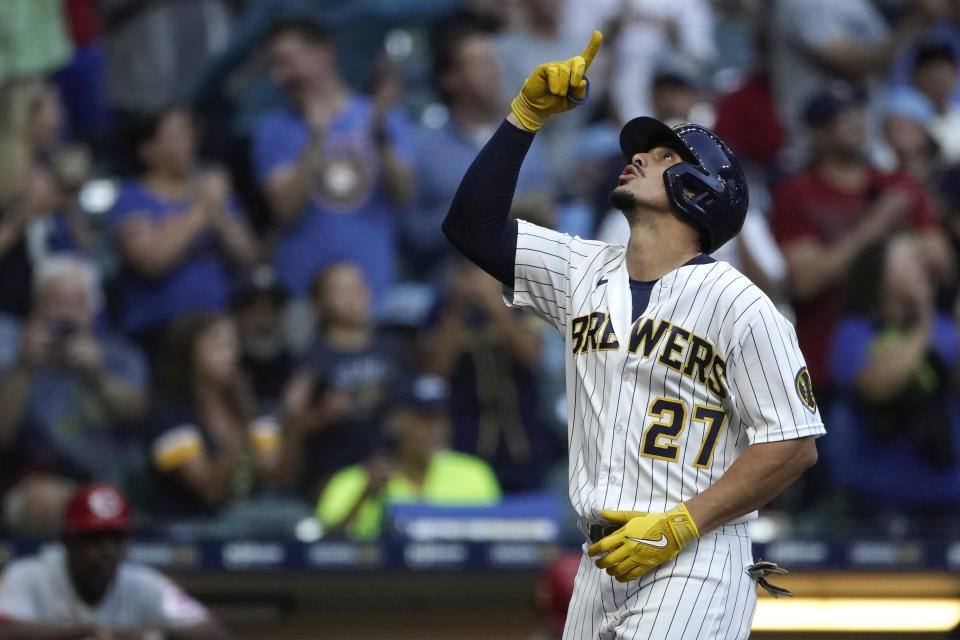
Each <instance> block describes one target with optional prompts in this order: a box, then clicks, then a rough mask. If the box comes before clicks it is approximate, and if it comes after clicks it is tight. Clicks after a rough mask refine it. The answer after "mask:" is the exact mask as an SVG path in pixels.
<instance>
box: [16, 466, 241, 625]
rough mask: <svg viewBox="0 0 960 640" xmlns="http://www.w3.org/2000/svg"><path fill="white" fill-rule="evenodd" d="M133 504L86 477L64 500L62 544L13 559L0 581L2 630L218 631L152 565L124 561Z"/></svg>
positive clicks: (193, 602) (207, 616) (202, 611)
mask: <svg viewBox="0 0 960 640" xmlns="http://www.w3.org/2000/svg"><path fill="white" fill-rule="evenodd" d="M129 529H130V506H129V504H128V503H127V500H126V498H125V497H124V496H123V494H121V493H120V492H119V491H118V490H117V489H115V488H114V487H111V486H110V485H106V484H99V483H98V484H89V485H85V486H83V487H80V488H79V489H77V491H76V492H74V494H73V496H72V497H71V498H70V501H69V502H68V503H67V508H66V513H65V515H64V531H63V536H62V538H61V544H60V545H57V546H56V547H54V548H53V549H49V550H47V551H45V552H42V553H41V554H39V555H37V556H30V557H26V558H20V559H17V560H14V561H13V562H11V563H10V564H9V565H8V566H7V568H6V569H5V570H4V572H3V581H2V584H0V638H23V639H26V640H74V639H76V640H87V639H89V638H93V639H96V640H159V639H165V640H172V639H194V638H223V637H225V634H224V633H223V631H222V630H221V629H220V628H219V626H218V625H217V624H216V622H215V621H214V620H213V618H212V616H211V615H210V613H209V612H208V611H207V609H206V608H205V607H204V606H203V605H201V604H200V603H199V602H197V601H196V600H194V599H193V598H191V597H190V596H188V595H187V594H185V593H184V592H183V591H181V590H180V588H179V587H177V586H176V585H175V584H173V582H171V581H170V580H169V579H167V578H166V577H164V576H163V575H161V574H160V573H157V572H156V571H154V570H153V569H151V568H149V567H146V566H142V565H138V564H134V563H130V562H126V561H125V560H124V552H125V547H126V539H127V532H128V531H129Z"/></svg>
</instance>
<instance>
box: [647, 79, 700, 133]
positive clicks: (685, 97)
mask: <svg viewBox="0 0 960 640" xmlns="http://www.w3.org/2000/svg"><path fill="white" fill-rule="evenodd" d="M650 104H651V105H652V106H653V112H652V113H653V115H654V117H655V118H657V119H658V120H660V121H661V122H666V123H667V124H669V125H670V126H671V127H672V126H675V125H678V124H684V123H687V122H695V123H697V124H701V125H703V126H711V127H712V126H713V120H714V113H713V107H712V105H709V104H708V103H707V102H706V100H705V99H704V97H703V95H702V92H701V90H700V87H699V86H698V84H697V80H696V78H695V77H694V76H693V75H692V73H691V72H690V71H688V70H686V69H679V68H672V67H670V66H665V67H663V68H662V69H659V70H657V72H656V73H655V74H654V75H653V80H652V81H651V83H650Z"/></svg>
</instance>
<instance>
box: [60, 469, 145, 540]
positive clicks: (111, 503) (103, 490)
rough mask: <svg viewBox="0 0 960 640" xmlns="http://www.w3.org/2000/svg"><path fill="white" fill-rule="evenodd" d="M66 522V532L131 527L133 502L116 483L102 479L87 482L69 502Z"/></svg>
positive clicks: (120, 529) (86, 531)
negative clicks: (103, 481)
mask: <svg viewBox="0 0 960 640" xmlns="http://www.w3.org/2000/svg"><path fill="white" fill-rule="evenodd" d="M63 524H64V533H89V532H94V531H127V530H128V529H129V528H130V504H129V503H128V502H127V499H126V498H125V497H123V494H122V493H120V490H119V489H117V488H116V487H112V486H110V485H108V484H103V483H99V482H97V483H93V484H87V485H83V486H82V487H80V488H79V489H77V490H76V491H75V492H74V493H73V495H72V496H71V497H70V500H69V502H67V511H66V514H65V517H64V523H63Z"/></svg>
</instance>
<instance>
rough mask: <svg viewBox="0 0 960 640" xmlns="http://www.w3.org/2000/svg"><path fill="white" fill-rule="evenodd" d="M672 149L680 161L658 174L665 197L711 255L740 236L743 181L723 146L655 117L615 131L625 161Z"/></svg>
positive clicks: (708, 134) (692, 127) (694, 129)
mask: <svg viewBox="0 0 960 640" xmlns="http://www.w3.org/2000/svg"><path fill="white" fill-rule="evenodd" d="M661 145H664V146H668V147H670V148H673V149H676V150H677V151H678V152H679V153H680V155H681V157H682V158H683V160H684V161H683V162H678V163H677V164H675V165H673V166H672V167H670V168H669V169H667V170H666V171H664V172H663V182H664V184H665V185H666V187H667V196H668V197H669V198H670V202H671V203H673V206H674V208H675V209H676V210H677V212H678V213H679V214H680V216H681V217H682V218H683V220H685V221H686V222H688V223H689V224H690V225H692V226H693V228H695V229H696V230H697V232H698V233H699V234H700V245H701V246H700V249H701V251H703V252H704V253H712V252H714V251H716V250H717V249H719V248H720V247H721V246H722V245H723V244H724V243H726V242H727V241H728V240H730V239H731V238H733V237H734V236H735V235H737V234H738V233H740V229H741V227H743V220H744V218H746V216H747V179H746V177H745V176H744V175H743V170H742V169H741V168H740V163H739V162H737V158H736V156H734V155H733V152H732V151H731V150H730V147H728V146H727V145H726V143H725V142H724V141H723V140H721V139H720V138H718V137H717V136H716V134H714V133H713V132H712V131H710V130H709V129H706V128H705V127H701V126H699V125H696V124H681V125H677V126H676V127H674V128H672V129H671V128H670V127H668V126H667V125H665V124H664V123H662V122H660V121H659V120H657V119H656V118H646V117H640V118H634V119H633V120H631V121H630V122H628V123H627V124H625V125H624V126H623V129H621V130H620V149H621V150H622V151H623V155H624V156H626V158H627V160H632V158H633V154H635V153H637V152H644V151H649V150H650V149H653V148H655V147H658V146H661Z"/></svg>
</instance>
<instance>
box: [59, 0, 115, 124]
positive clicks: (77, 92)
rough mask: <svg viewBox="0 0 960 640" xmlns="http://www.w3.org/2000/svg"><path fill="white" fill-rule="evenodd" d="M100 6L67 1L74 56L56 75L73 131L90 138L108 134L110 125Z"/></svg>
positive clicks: (80, 0) (84, 0)
mask: <svg viewBox="0 0 960 640" xmlns="http://www.w3.org/2000/svg"><path fill="white" fill-rule="evenodd" d="M99 9H100V8H99V6H98V3H97V0H67V1H66V2H65V3H64V12H65V16H66V23H67V30H68V32H69V34H70V40H71V41H72V42H73V56H72V57H71V59H70V63H69V64H68V65H67V66H66V67H64V68H63V69H61V70H60V71H59V72H57V74H56V76H54V80H55V81H56V83H57V86H58V87H60V94H61V97H62V99H63V102H64V107H65V108H66V111H67V113H68V116H69V117H68V118H67V121H68V125H69V131H70V134H71V135H72V136H76V137H78V138H80V139H83V140H88V141H93V140H95V139H97V138H100V137H101V136H103V135H105V134H106V133H107V127H108V125H109V124H110V113H109V107H108V106H107V77H106V74H107V60H106V52H105V51H104V48H103V38H102V31H101V21H100V11H99Z"/></svg>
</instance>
